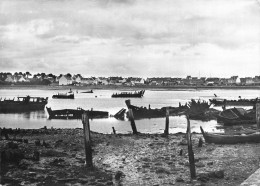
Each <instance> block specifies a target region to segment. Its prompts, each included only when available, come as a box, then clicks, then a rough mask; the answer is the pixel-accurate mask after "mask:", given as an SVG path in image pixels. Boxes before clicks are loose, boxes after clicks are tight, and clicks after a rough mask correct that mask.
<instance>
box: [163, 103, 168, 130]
mask: <svg viewBox="0 0 260 186" xmlns="http://www.w3.org/2000/svg"><path fill="white" fill-rule="evenodd" d="M164 134H165V135H168V134H169V108H168V107H167V108H166V120H165V130H164Z"/></svg>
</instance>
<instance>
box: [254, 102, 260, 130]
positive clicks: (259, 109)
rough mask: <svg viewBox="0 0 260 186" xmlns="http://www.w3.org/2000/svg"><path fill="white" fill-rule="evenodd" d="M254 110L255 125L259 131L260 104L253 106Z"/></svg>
mask: <svg viewBox="0 0 260 186" xmlns="http://www.w3.org/2000/svg"><path fill="white" fill-rule="evenodd" d="M255 110H256V112H255V113H256V118H255V119H256V125H257V129H260V103H257V104H256V106H255Z"/></svg>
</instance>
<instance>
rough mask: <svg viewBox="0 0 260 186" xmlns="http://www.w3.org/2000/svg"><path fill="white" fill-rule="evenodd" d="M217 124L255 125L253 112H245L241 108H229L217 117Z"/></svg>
mask: <svg viewBox="0 0 260 186" xmlns="http://www.w3.org/2000/svg"><path fill="white" fill-rule="evenodd" d="M217 122H218V123H223V124H224V125H225V126H228V125H239V124H255V123H256V119H255V110H254V109H253V110H251V111H246V110H245V109H243V108H235V107H234V108H231V109H226V110H224V111H222V112H220V113H219V114H218V115H217Z"/></svg>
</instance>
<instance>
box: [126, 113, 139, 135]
mask: <svg viewBox="0 0 260 186" xmlns="http://www.w3.org/2000/svg"><path fill="white" fill-rule="evenodd" d="M128 112H129V119H130V121H131V127H132V130H133V134H137V133H138V132H137V129H136V126H135V120H134V115H133V111H132V109H129V110H128Z"/></svg>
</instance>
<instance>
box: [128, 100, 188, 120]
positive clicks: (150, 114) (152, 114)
mask: <svg viewBox="0 0 260 186" xmlns="http://www.w3.org/2000/svg"><path fill="white" fill-rule="evenodd" d="M125 103H126V106H127V108H128V109H132V111H133V115H134V118H135V119H142V118H160V117H165V116H166V109H168V110H169V115H177V114H178V113H179V112H182V111H184V110H185V109H186V107H183V106H181V108H180V107H171V106H169V107H162V108H151V106H150V104H149V106H148V108H147V107H137V106H134V105H132V104H131V100H130V99H128V100H125ZM126 116H127V117H128V112H127V115H126Z"/></svg>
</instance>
